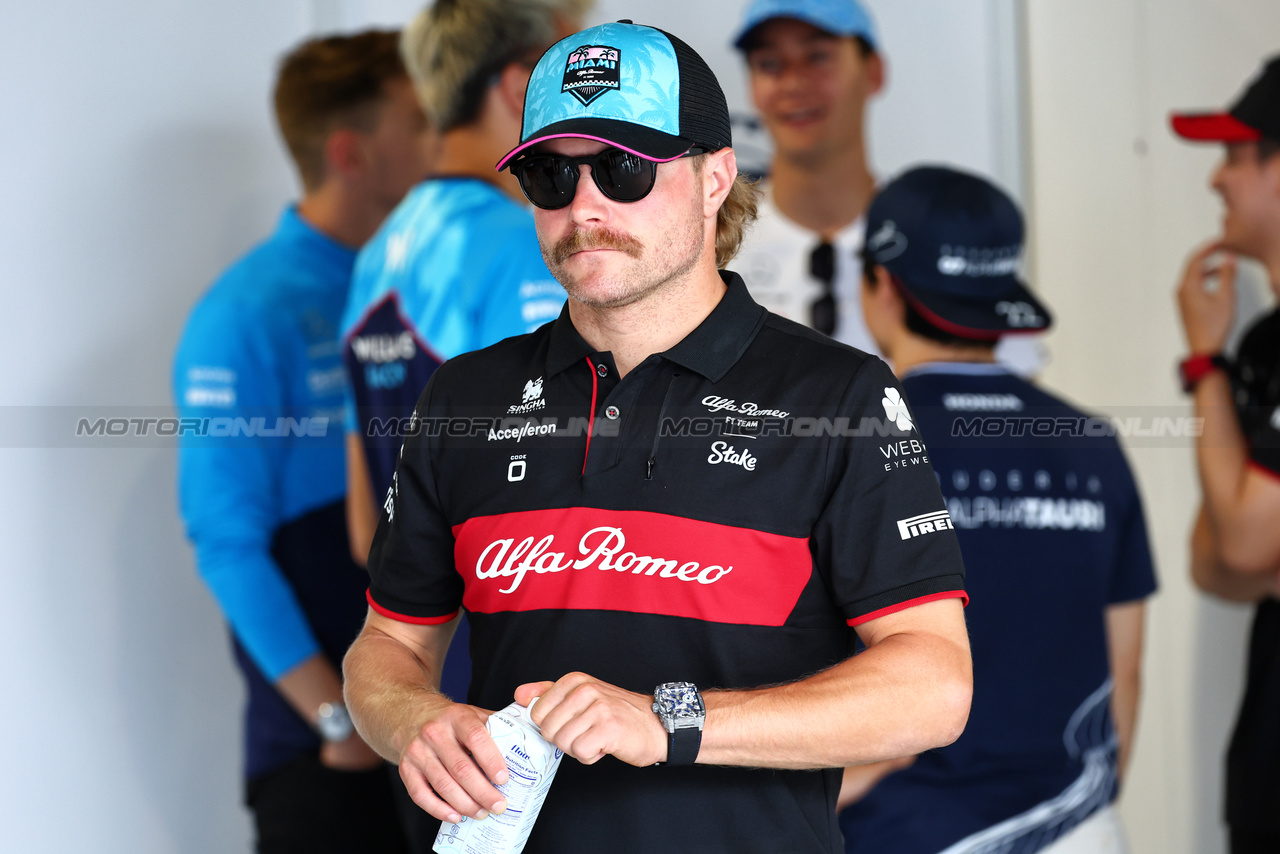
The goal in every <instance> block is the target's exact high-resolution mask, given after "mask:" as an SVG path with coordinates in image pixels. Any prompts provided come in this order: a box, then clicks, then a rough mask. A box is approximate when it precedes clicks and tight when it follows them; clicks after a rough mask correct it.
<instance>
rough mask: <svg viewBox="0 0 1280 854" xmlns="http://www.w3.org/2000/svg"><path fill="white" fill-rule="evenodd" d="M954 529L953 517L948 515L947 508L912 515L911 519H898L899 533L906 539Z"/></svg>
mask: <svg viewBox="0 0 1280 854" xmlns="http://www.w3.org/2000/svg"><path fill="white" fill-rule="evenodd" d="M954 530H955V526H954V525H952V524H951V517H950V516H949V515H947V511H946V510H938V511H935V512H933V513H924V514H922V515H920V516H912V517H911V518H910V519H899V520H898V533H899V534H901V535H902V539H904V540H909V539H911V538H912V537H918V536H920V535H921V534H932V533H933V532H934V531H954Z"/></svg>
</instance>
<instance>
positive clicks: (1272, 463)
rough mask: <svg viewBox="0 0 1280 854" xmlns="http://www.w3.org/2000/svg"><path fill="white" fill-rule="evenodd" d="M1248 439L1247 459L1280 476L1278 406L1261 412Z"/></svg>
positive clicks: (1279, 410) (1279, 418) (1279, 420)
mask: <svg viewBox="0 0 1280 854" xmlns="http://www.w3.org/2000/svg"><path fill="white" fill-rule="evenodd" d="M1248 439H1249V461H1250V462H1252V463H1253V464H1254V465H1255V466H1257V467H1258V468H1261V469H1264V470H1265V471H1266V473H1267V474H1269V475H1270V476H1272V477H1278V478H1280V406H1277V407H1276V408H1275V409H1274V410H1273V411H1271V412H1264V413H1262V417H1260V418H1258V419H1257V425H1256V426H1255V427H1254V429H1253V430H1252V431H1250V433H1249V437H1248Z"/></svg>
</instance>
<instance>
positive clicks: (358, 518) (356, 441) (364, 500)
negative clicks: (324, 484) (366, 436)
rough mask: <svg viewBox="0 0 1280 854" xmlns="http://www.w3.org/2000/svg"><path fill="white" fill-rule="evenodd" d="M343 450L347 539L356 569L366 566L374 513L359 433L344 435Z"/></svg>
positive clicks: (375, 515) (367, 468) (374, 529)
mask: <svg viewBox="0 0 1280 854" xmlns="http://www.w3.org/2000/svg"><path fill="white" fill-rule="evenodd" d="M346 447H347V454H346V456H347V503H346V512H347V538H348V539H349V540H350V542H351V559H352V560H354V561H355V562H356V563H357V564H358V565H360V566H365V565H366V564H367V563H368V562H369V547H370V546H371V545H372V544H373V534H374V531H376V530H377V527H378V510H377V504H376V503H375V498H374V495H373V484H372V483H371V481H370V479H369V465H368V460H366V459H365V455H364V443H362V442H361V441H360V434H359V433H348V434H347V439H346Z"/></svg>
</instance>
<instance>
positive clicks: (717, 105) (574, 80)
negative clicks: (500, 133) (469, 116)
mask: <svg viewBox="0 0 1280 854" xmlns="http://www.w3.org/2000/svg"><path fill="white" fill-rule="evenodd" d="M561 137H577V138H581V139H594V140H597V141H599V142H604V143H607V144H609V145H613V146H616V147H618V148H621V149H624V150H626V151H630V152H631V153H633V154H638V155H639V156H641V157H643V158H645V159H646V160H654V161H657V162H659V163H661V162H665V161H667V160H675V159H676V158H677V157H680V156H681V155H683V154H685V153H687V152H688V151H689V150H690V149H691V148H694V147H697V148H700V149H702V150H703V151H718V150H720V149H721V148H726V147H728V146H730V145H733V136H732V133H731V132H730V130H729V105H728V103H727V102H726V101H725V97H724V92H723V91H721V89H720V83H719V81H717V80H716V76H715V74H713V73H712V72H711V69H710V68H708V67H707V64H706V63H705V62H704V61H703V60H702V57H700V56H698V54H697V53H695V52H694V50H693V48H691V47H689V46H688V45H687V44H685V43H684V42H682V41H680V39H678V38H676V37H675V36H673V35H671V34H670V33H666V32H663V31H662V30H659V29H655V28H654V27H645V26H640V25H638V24H633V23H631V22H630V21H618V22H617V23H614V24H601V25H600V26H598V27H592V28H591V29H588V30H583V31H582V32H580V33H576V34H574V35H572V36H569V37H568V38H566V39H563V40H561V41H559V42H557V43H556V44H554V45H552V46H551V47H550V48H549V49H548V50H547V52H546V53H544V54H543V55H542V58H541V59H539V60H538V64H537V66H536V67H534V69H533V74H532V75H531V76H530V77H529V88H528V89H527V90H526V91H525V96H524V123H523V125H522V126H521V130H520V144H519V145H517V146H516V147H515V148H513V149H512V150H511V151H509V152H508V153H507V155H506V156H505V157H503V158H502V159H501V160H500V161H498V170H499V171H501V170H503V169H505V168H506V167H507V165H508V164H510V162H511V158H512V157H514V156H515V155H517V154H519V153H520V152H521V151H524V150H525V149H526V148H528V147H529V146H531V145H535V144H537V143H539V142H542V141H544V140H548V139H557V138H561Z"/></svg>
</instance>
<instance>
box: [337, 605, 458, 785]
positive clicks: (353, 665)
mask: <svg viewBox="0 0 1280 854" xmlns="http://www.w3.org/2000/svg"><path fill="white" fill-rule="evenodd" d="M448 634H449V636H451V635H452V624H450V627H449V632H448ZM444 648H445V649H447V648H448V641H447V639H446V641H445V644H444ZM443 660H444V655H443V652H441V653H440V654H436V652H435V651H434V650H427V649H424V648H417V649H416V650H415V649H414V648H411V647H410V646H408V645H406V644H405V643H404V642H403V641H401V640H400V639H398V638H395V637H392V636H391V635H389V634H387V633H385V632H383V631H381V630H380V629H378V628H376V627H371V626H369V625H366V626H365V629H364V631H363V632H361V633H360V637H358V638H357V639H356V642H355V643H354V644H352V646H351V649H350V650H348V651H347V655H346V658H345V659H344V660H343V664H342V668H343V677H344V680H343V682H344V691H345V695H346V703H347V709H348V710H349V711H350V713H351V719H352V720H353V721H354V722H355V725H356V730H357V731H358V732H359V733H360V736H361V737H362V738H363V739H364V740H365V742H366V743H367V744H368V745H369V746H370V747H372V748H373V749H374V750H375V751H377V752H378V754H379V755H381V756H382V757H383V758H385V759H387V760H389V761H391V762H399V761H400V757H401V755H402V754H403V753H404V749H405V747H406V745H408V743H409V742H410V741H412V740H413V738H414V736H415V735H416V734H417V733H418V732H419V731H420V730H421V729H422V727H423V726H424V725H425V724H427V723H429V722H430V721H432V720H434V719H435V718H437V717H438V716H440V715H441V714H443V712H444V711H445V710H446V709H448V708H449V706H451V705H452V704H453V701H452V700H450V699H449V698H448V697H446V696H445V695H443V694H441V693H440V690H439V688H440V667H439V664H440V663H442V662H443Z"/></svg>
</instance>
